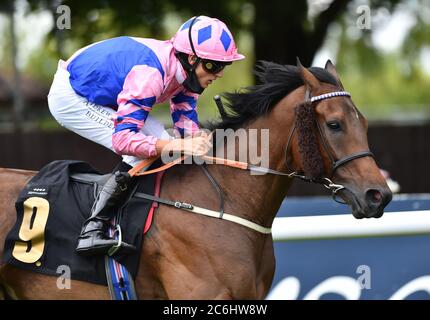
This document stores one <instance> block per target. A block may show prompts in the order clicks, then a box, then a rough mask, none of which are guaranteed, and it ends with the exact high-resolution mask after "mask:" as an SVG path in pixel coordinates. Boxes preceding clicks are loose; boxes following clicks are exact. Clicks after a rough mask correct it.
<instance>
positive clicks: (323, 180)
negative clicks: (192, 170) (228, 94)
mask: <svg viewBox="0 0 430 320" xmlns="http://www.w3.org/2000/svg"><path fill="white" fill-rule="evenodd" d="M339 96H346V97H351V95H350V94H349V93H348V92H346V91H335V92H330V93H326V94H322V95H319V96H315V97H312V98H310V99H309V100H310V101H309V102H310V103H315V102H319V101H322V100H326V99H330V98H333V97H339ZM307 98H308V93H307V94H306V96H305V102H306V101H307ZM219 103H221V102H219ZM217 104H218V103H217ZM316 125H317V128H318V132H319V135H320V137H321V141H322V144H323V147H324V149H325V151H326V152H327V155H328V157H329V158H330V160H331V162H332V170H331V175H330V178H332V177H333V175H334V173H335V171H336V170H337V169H339V168H340V167H341V166H344V165H345V164H347V163H349V162H351V161H353V160H355V159H359V158H363V157H372V158H374V155H373V153H372V152H370V151H369V150H366V151H360V152H357V153H353V154H351V155H348V156H345V157H343V158H341V159H339V160H335V158H334V157H333V156H332V155H331V153H330V151H329V148H328V144H327V142H326V140H325V138H324V135H323V132H322V130H321V127H320V125H319V124H318V121H316ZM295 128H296V122H295V121H294V124H293V127H292V128H291V131H290V133H289V137H288V142H287V145H286V147H285V165H286V168H287V170H288V152H289V149H290V146H291V141H292V137H293V135H294V132H295ZM157 158H158V157H155V158H149V159H145V160H143V161H142V162H141V163H139V164H138V165H137V166H135V167H133V168H132V169H131V170H130V171H128V173H129V175H130V176H131V177H133V176H139V175H147V174H152V173H156V172H160V171H164V170H166V169H168V168H171V167H172V166H174V165H176V164H178V163H181V162H182V161H183V160H184V159H185V158H186V156H181V157H179V158H177V159H175V160H174V161H172V162H170V163H168V164H165V165H163V166H161V167H159V168H156V169H151V170H147V171H144V172H140V171H141V170H142V169H143V168H146V167H148V166H150V165H151V164H152V163H153V162H154V161H155V160H156V159H157ZM202 158H203V159H205V160H210V161H212V163H215V164H223V165H227V166H230V167H235V168H238V169H242V170H248V171H251V172H252V171H253V172H259V173H268V174H273V175H278V176H286V177H288V178H298V179H301V180H303V181H306V182H311V183H318V184H322V185H323V186H324V187H326V188H327V189H329V190H330V191H331V192H332V196H333V199H334V200H335V201H337V202H340V201H339V200H338V199H337V198H336V194H337V193H338V192H339V191H340V190H343V189H347V188H346V187H345V186H343V185H341V184H335V183H333V181H332V180H331V179H330V178H327V177H318V178H314V177H307V176H305V175H303V174H300V173H299V172H297V171H293V172H290V173H285V172H280V171H277V170H273V169H269V168H264V167H259V166H254V165H251V164H248V163H245V162H239V161H233V160H229V159H221V158H214V157H209V156H202ZM214 160H215V161H214ZM200 167H201V168H202V170H203V172H204V173H205V175H206V176H207V178H208V179H209V181H210V182H211V184H212V186H213V187H214V189H215V190H216V191H217V193H218V196H219V199H220V208H219V210H218V211H213V210H209V209H205V208H200V207H197V206H195V205H193V204H189V203H186V202H182V201H173V200H168V199H163V198H160V197H158V196H154V195H150V194H145V193H136V194H135V196H138V197H140V198H144V199H147V200H150V201H154V202H157V203H163V204H165V205H168V206H173V207H175V208H178V209H182V210H186V211H189V212H193V213H196V214H201V215H205V216H209V217H212V218H218V219H222V220H229V221H231V222H234V223H237V224H240V225H242V226H245V227H247V228H250V229H252V230H255V231H257V232H260V233H262V234H270V233H271V232H272V230H271V228H267V227H264V226H261V225H258V224H256V223H254V222H252V221H249V220H246V219H244V218H241V217H238V216H236V215H232V214H228V213H225V212H224V194H223V191H222V189H221V187H220V185H219V184H218V182H217V181H216V180H215V179H214V178H213V177H212V175H211V174H210V172H209V170H208V169H207V168H206V166H205V165H204V164H203V165H200ZM341 203H343V202H341Z"/></svg>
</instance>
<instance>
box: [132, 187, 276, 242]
mask: <svg viewBox="0 0 430 320" xmlns="http://www.w3.org/2000/svg"><path fill="white" fill-rule="evenodd" d="M134 195H135V197H139V198H143V199H148V200H152V201H155V202H158V203H162V204H165V205H168V206H172V207H175V208H178V209H182V210H186V211H188V212H193V213H197V214H201V215H204V216H208V217H212V218H217V219H221V220H227V221H231V222H234V223H237V224H240V225H242V226H245V227H247V228H250V229H252V230H255V231H257V232H260V233H263V234H271V233H272V228H266V227H263V226H260V225H259V224H256V223H254V222H251V221H248V220H246V219H243V218H241V217H237V216H234V215H231V214H228V213H223V212H217V211H213V210H209V209H204V208H200V207H197V206H194V205H192V204H189V203H186V202H182V201H171V200H167V199H162V198H160V197H156V196H152V195H150V194H146V193H142V192H136V193H135V194H134Z"/></svg>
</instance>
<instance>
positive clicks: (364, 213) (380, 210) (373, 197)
mask: <svg viewBox="0 0 430 320" xmlns="http://www.w3.org/2000/svg"><path fill="white" fill-rule="evenodd" d="M342 193H343V195H344V198H345V200H346V202H347V203H348V204H349V205H350V206H351V209H352V215H353V216H354V217H355V218H357V219H362V218H380V217H382V215H383V214H384V209H385V207H386V206H387V205H388V203H390V201H391V199H392V198H393V194H392V192H391V190H390V189H389V188H388V187H387V188H369V189H367V190H365V191H364V192H353V191H351V190H350V189H345V190H343V191H342Z"/></svg>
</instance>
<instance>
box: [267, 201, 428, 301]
mask: <svg viewBox="0 0 430 320" xmlns="http://www.w3.org/2000/svg"><path fill="white" fill-rule="evenodd" d="M429 209H430V195H429V194H423V195H395V196H394V199H393V201H392V202H391V203H390V204H389V206H388V207H387V208H386V210H385V214H384V215H389V214H390V212H396V211H414V210H429ZM327 214H330V215H333V214H351V213H350V209H349V207H348V206H345V205H341V204H338V203H336V202H334V201H333V200H332V199H331V198H328V197H327V198H326V197H312V198H308V197H297V198H286V199H285V200H284V202H283V204H282V206H281V208H280V210H279V212H278V217H287V216H288V217H291V216H307V215H327ZM381 219H384V216H382V218H381ZM429 247H430V235H429V236H402V237H380V238H360V239H346V240H318V241H313V240H312V241H290V242H277V243H275V256H276V272H275V277H274V281H273V285H272V288H271V291H270V292H269V295H268V296H267V299H276V300H290V299H351V300H356V299H364V300H373V299H378V300H386V299H430V254H429Z"/></svg>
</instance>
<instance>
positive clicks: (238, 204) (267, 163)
mask: <svg viewBox="0 0 430 320" xmlns="http://www.w3.org/2000/svg"><path fill="white" fill-rule="evenodd" d="M269 122H270V121H269V119H259V120H257V121H255V122H254V123H253V124H252V125H251V126H249V127H248V128H246V129H245V130H246V132H247V133H248V134H247V135H246V136H247V146H249V148H247V149H252V146H253V145H255V144H256V145H258V147H259V148H258V151H259V155H260V156H261V163H259V164H257V163H255V162H254V161H252V160H253V159H251V158H252V156H251V157H248V161H247V162H248V163H251V164H255V165H258V166H262V167H268V168H271V169H275V170H283V169H285V167H284V159H285V153H284V152H285V144H284V143H285V142H284V141H285V137H284V138H283V137H282V135H285V133H284V130H285V128H282V129H283V130H279V129H276V128H274V127H271V126H270V125H269ZM261 128H267V129H269V130H270V131H266V133H267V132H270V136H269V139H268V146H267V145H266V146H264V143H262V141H264V139H262V136H263V135H264V133H263V132H261ZM251 129H252V130H255V129H257V131H258V134H257V137H258V138H257V139H255V135H254V136H253V135H252V134H251V133H250V132H251V131H252V130H251ZM227 141H228V142H227V143H226V145H225V146H219V147H218V148H217V151H219V149H220V148H223V149H224V154H225V155H227V156H228V152H227V151H226V150H227V149H228V148H229V147H230V146H229V143H235V140H234V139H230V140H228V139H227ZM235 148H236V153H235V156H236V158H235V160H241V159H240V158H241V157H240V156H239V153H240V151H239V148H240V147H238V146H235ZM221 153H222V152H221ZM245 153H248V156H250V153H252V152H250V151H249V150H248V152H245ZM242 155H243V153H242ZM226 158H228V157H226ZM230 158H231V157H230ZM242 158H243V157H242ZM245 158H246V157H245ZM254 158H255V157H254ZM250 160H251V161H250ZM254 160H255V159H254ZM209 170H210V172H211V173H212V175H213V176H214V178H215V179H216V180H217V181H218V183H219V184H220V186H221V188H222V190H223V191H224V193H225V194H226V207H225V211H226V212H227V213H233V214H235V215H238V216H241V217H244V218H246V219H249V220H252V221H254V222H256V223H260V224H263V225H266V226H269V225H271V224H272V222H273V219H274V218H275V215H276V213H277V211H278V209H279V207H280V205H281V203H282V200H283V199H284V197H285V196H286V194H287V192H288V189H289V187H290V186H291V182H292V181H291V179H288V178H286V177H282V176H276V175H272V174H264V175H255V174H252V173H251V172H250V171H246V170H240V169H236V168H231V167H227V166H223V165H210V166H209Z"/></svg>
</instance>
